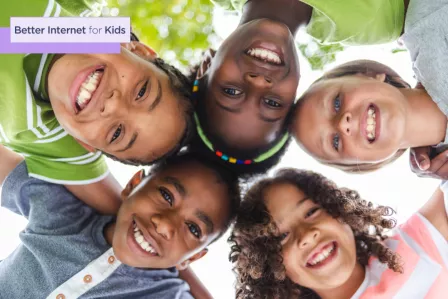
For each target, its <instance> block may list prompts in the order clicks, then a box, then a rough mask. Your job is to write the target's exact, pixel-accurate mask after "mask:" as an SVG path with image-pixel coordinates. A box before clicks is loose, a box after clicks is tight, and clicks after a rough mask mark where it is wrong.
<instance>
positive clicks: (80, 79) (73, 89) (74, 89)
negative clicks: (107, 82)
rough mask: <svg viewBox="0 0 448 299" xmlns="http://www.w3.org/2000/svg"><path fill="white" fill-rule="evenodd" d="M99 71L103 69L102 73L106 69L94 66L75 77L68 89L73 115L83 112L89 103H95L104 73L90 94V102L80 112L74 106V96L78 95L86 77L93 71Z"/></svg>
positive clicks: (102, 66) (101, 66)
mask: <svg viewBox="0 0 448 299" xmlns="http://www.w3.org/2000/svg"><path fill="white" fill-rule="evenodd" d="M99 69H103V71H105V69H106V68H105V66H104V65H95V66H92V67H88V68H85V69H84V70H82V71H80V72H79V73H78V75H76V77H75V79H74V80H73V82H72V85H71V86H70V89H69V96H70V100H71V103H72V107H73V111H74V113H75V114H78V113H81V112H83V111H85V110H86V109H87V108H88V107H89V106H90V102H92V101H95V100H96V98H97V97H98V94H100V93H99V92H98V91H99V90H100V88H101V86H102V85H103V84H102V82H103V79H104V75H105V73H103V77H102V78H101V81H100V83H99V85H98V87H97V89H96V90H95V91H94V93H93V94H92V97H91V99H90V102H89V104H88V105H87V107H85V108H84V109H83V110H82V111H77V108H76V104H75V103H76V96H77V95H78V93H79V89H80V88H81V85H82V84H83V83H84V82H85V81H86V79H87V76H89V75H90V74H91V73H92V72H94V71H95V70H99Z"/></svg>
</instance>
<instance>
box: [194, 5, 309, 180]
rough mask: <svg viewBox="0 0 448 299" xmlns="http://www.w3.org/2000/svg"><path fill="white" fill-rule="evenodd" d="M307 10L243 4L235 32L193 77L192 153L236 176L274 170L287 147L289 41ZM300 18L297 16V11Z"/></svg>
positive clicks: (293, 77) (292, 79) (294, 61)
mask: <svg viewBox="0 0 448 299" xmlns="http://www.w3.org/2000/svg"><path fill="white" fill-rule="evenodd" d="M308 9H310V8H309V7H308V6H307V5H305V4H303V3H301V2H298V1H296V0H267V1H263V2H260V6H253V5H251V3H248V4H247V5H246V6H245V7H244V13H243V17H242V19H241V22H240V24H239V26H238V28H237V29H236V30H235V31H234V32H233V33H232V34H231V35H230V36H229V37H228V38H227V39H226V40H225V41H224V42H223V43H222V45H221V46H220V47H219V49H218V50H217V51H216V52H215V51H212V50H209V51H208V52H206V54H205V56H204V59H203V61H202V62H201V63H200V65H199V66H197V67H196V69H194V70H193V75H192V76H193V77H192V78H195V84H194V87H193V100H194V101H195V102H196V112H197V115H196V117H195V120H196V125H197V130H198V133H199V136H198V139H197V140H195V142H193V147H194V148H195V150H200V151H202V152H203V153H204V154H208V155H213V156H217V157H218V159H220V160H222V162H223V163H225V164H228V165H230V166H231V167H232V168H233V169H234V170H235V171H237V172H238V173H240V174H251V173H262V172H265V171H266V170H267V169H268V168H270V167H272V166H273V165H275V164H276V163H277V162H278V161H279V159H280V158H281V156H282V155H283V153H284V151H285V150H286V148H287V145H288V142H289V135H288V133H287V127H288V126H287V123H288V119H289V115H290V111H291V107H292V105H293V103H294V100H295V97H296V92H297V86H298V82H299V78H300V70H299V62H298V56H297V49H296V45H295V41H294V34H295V33H296V32H297V30H298V28H299V26H300V24H301V23H302V22H303V20H302V19H301V18H300V19H297V18H296V17H297V16H299V15H300V16H301V15H304V14H305V13H306V12H307V10H308ZM301 11H302V12H301Z"/></svg>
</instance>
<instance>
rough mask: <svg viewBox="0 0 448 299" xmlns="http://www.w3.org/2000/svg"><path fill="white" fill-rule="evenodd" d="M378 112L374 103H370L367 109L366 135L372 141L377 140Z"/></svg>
mask: <svg viewBox="0 0 448 299" xmlns="http://www.w3.org/2000/svg"><path fill="white" fill-rule="evenodd" d="M376 114H377V108H376V107H375V106H374V105H370V106H369V108H368V110H367V120H366V128H365V130H366V136H367V140H368V141H369V142H370V143H373V142H374V141H375V140H376V131H377V128H376Z"/></svg>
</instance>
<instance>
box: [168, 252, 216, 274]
mask: <svg viewBox="0 0 448 299" xmlns="http://www.w3.org/2000/svg"><path fill="white" fill-rule="evenodd" d="M207 252H208V249H207V248H204V249H202V250H201V251H199V252H198V253H196V254H195V255H193V256H192V257H190V258H189V259H187V260H185V261H183V262H182V263H180V264H179V265H177V266H176V268H177V270H179V271H182V270H185V269H187V268H188V266H189V265H190V264H191V263H192V262H194V261H197V260H199V259H200V258H202V257H203V256H204V255H206V254H207Z"/></svg>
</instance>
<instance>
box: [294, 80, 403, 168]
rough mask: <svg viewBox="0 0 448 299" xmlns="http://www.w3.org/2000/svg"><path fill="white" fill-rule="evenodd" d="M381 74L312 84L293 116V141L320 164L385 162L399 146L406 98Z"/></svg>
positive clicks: (401, 137) (400, 144)
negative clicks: (294, 139) (372, 76)
mask: <svg viewBox="0 0 448 299" xmlns="http://www.w3.org/2000/svg"><path fill="white" fill-rule="evenodd" d="M383 81H384V75H378V76H377V77H376V78H370V77H366V76H362V75H354V76H347V77H341V78H336V79H329V80H325V81H322V82H318V83H316V84H315V85H314V86H312V87H311V89H310V90H309V91H308V92H307V95H306V97H305V98H304V99H303V102H302V103H301V106H300V109H298V110H297V112H296V114H295V116H294V117H295V119H294V123H293V127H292V131H293V134H294V136H295V138H296V140H297V142H298V143H299V144H300V145H301V146H302V147H303V148H304V149H305V150H306V151H307V152H308V153H310V154H311V155H312V156H314V157H315V158H316V159H318V160H320V161H323V162H330V163H331V162H334V163H341V164H344V165H356V164H358V163H374V162H380V161H383V160H385V159H386V158H388V157H390V156H392V155H393V154H394V153H395V152H396V151H397V150H398V149H400V148H401V146H402V142H403V136H404V133H405V127H406V111H407V101H406V98H405V96H404V95H403V94H402V93H401V92H400V89H398V88H395V87H393V86H391V85H389V84H387V83H384V82H383Z"/></svg>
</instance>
